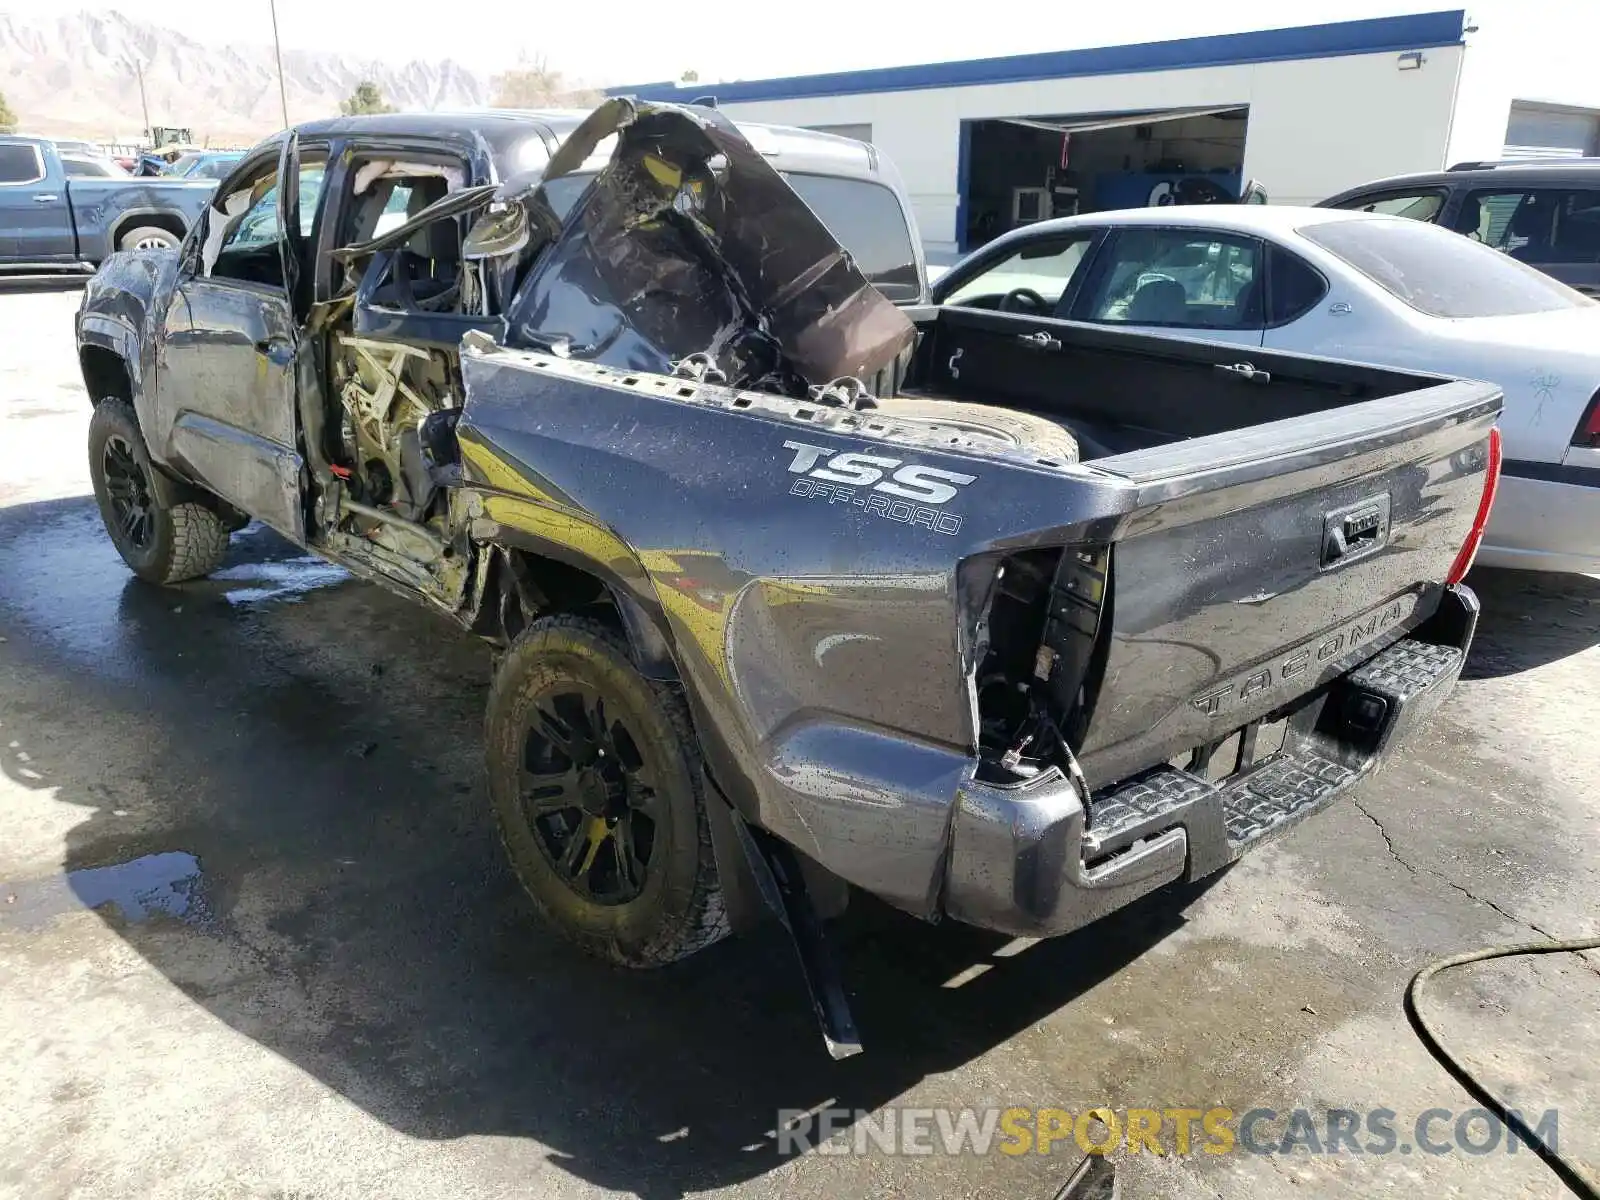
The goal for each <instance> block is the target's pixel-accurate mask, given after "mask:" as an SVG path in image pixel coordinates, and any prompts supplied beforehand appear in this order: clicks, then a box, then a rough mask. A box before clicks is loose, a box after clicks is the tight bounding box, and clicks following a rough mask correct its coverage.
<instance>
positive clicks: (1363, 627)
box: [1190, 595, 1417, 717]
mask: <svg viewBox="0 0 1600 1200" xmlns="http://www.w3.org/2000/svg"><path fill="white" fill-rule="evenodd" d="M1416 607H1417V597H1416V596H1415V595H1405V596H1401V597H1399V598H1397V599H1395V600H1391V601H1390V602H1389V603H1388V604H1385V605H1381V606H1379V607H1378V608H1373V609H1369V610H1368V611H1367V612H1365V613H1363V614H1362V615H1361V616H1359V617H1356V618H1354V619H1353V620H1351V621H1349V622H1348V623H1346V624H1345V625H1342V626H1340V627H1339V628H1338V629H1335V630H1332V631H1331V632H1328V633H1325V634H1322V635H1321V636H1319V637H1316V638H1313V639H1312V640H1311V641H1309V642H1302V643H1301V644H1300V645H1299V646H1297V647H1295V648H1294V649H1293V650H1292V651H1290V652H1289V653H1288V654H1286V655H1284V656H1283V657H1282V658H1279V659H1277V660H1276V661H1274V662H1270V663H1263V664H1262V665H1261V666H1259V667H1256V668H1255V669H1254V670H1251V671H1249V672H1248V673H1246V674H1242V675H1236V676H1234V678H1233V679H1231V680H1229V681H1228V682H1227V683H1223V684H1219V685H1218V686H1216V687H1213V688H1211V689H1209V690H1208V691H1205V692H1202V693H1200V695H1198V696H1196V697H1195V698H1194V699H1193V700H1192V701H1190V703H1191V704H1193V705H1194V706H1195V707H1196V708H1198V709H1199V710H1200V711H1201V712H1203V713H1205V714H1206V715H1207V716H1212V717H1214V716H1216V715H1217V714H1218V713H1222V712H1226V711H1227V710H1228V709H1230V708H1233V707H1234V706H1235V705H1239V704H1243V703H1245V702H1246V701H1247V700H1249V699H1251V697H1253V696H1258V695H1260V694H1261V693H1262V692H1265V691H1267V690H1268V689H1269V688H1272V687H1274V686H1275V685H1277V684H1279V683H1282V682H1283V681H1285V680H1289V679H1293V678H1295V677H1296V676H1297V675H1303V674H1305V673H1306V672H1307V671H1315V670H1316V669H1317V668H1319V667H1322V666H1324V665H1326V664H1328V663H1330V662H1333V661H1334V660H1335V659H1338V658H1341V657H1342V656H1344V655H1345V654H1347V653H1348V652H1350V651H1351V650H1354V649H1355V648H1356V647H1358V646H1363V645H1365V644H1366V643H1367V642H1370V641H1372V640H1373V639H1374V638H1375V637H1377V636H1378V635H1379V634H1380V633H1382V632H1384V631H1385V630H1387V629H1392V628H1393V627H1394V626H1396V625H1398V624H1399V623H1400V622H1401V621H1404V620H1405V619H1406V617H1408V616H1410V615H1411V612H1412V610H1413V609H1415V608H1416Z"/></svg>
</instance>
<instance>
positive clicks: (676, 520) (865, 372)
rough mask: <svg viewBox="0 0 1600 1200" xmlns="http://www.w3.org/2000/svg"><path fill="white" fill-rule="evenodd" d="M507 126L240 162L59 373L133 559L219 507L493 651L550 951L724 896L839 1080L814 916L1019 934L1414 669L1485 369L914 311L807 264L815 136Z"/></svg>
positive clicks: (1330, 733) (1287, 817)
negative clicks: (783, 934)
mask: <svg viewBox="0 0 1600 1200" xmlns="http://www.w3.org/2000/svg"><path fill="white" fill-rule="evenodd" d="M452 121H453V122H455V124H454V125H451V124H450V122H452ZM548 133H549V130H548V129H545V128H542V127H541V126H540V125H539V123H538V121H537V119H536V118H534V117H530V116H526V115H519V116H513V115H509V114H501V115H484V116H479V117H459V118H445V117H410V118H408V117H404V116H392V117H374V118H360V119H349V120H342V121H334V122H328V123H324V124H322V125H317V126H307V127H302V128H301V129H300V130H298V131H297V132H291V133H288V134H285V135H280V137H279V138H278V139H276V140H275V141H274V142H272V143H268V144H267V145H266V146H265V147H262V148H260V149H258V150H257V151H255V152H254V153H253V154H252V155H250V156H249V157H247V159H246V160H245V162H244V163H243V164H242V165H241V167H240V169H239V172H238V173H237V174H236V175H235V176H234V177H233V178H232V179H230V180H228V181H226V182H225V183H224V184H223V185H222V187H221V188H219V190H218V192H217V199H216V201H215V204H214V206H213V207H212V209H211V210H210V212H208V214H207V218H206V220H205V221H204V222H203V223H202V224H201V225H200V226H198V227H197V228H196V230H195V231H194V233H193V234H192V235H191V236H190V238H189V239H188V240H187V241H186V242H185V244H184V246H183V247H182V248H181V249H180V250H179V251H177V252H172V253H159V252H156V253H140V254H136V255H125V256H118V257H116V258H114V259H112V260H111V261H110V262H109V263H107V264H106V266H105V267H104V268H103V269H102V270H101V272H100V274H99V275H98V276H97V277H96V278H95V280H94V281H93V282H92V283H91V285H90V286H89V288H88V291H87V293H86V295H85V298H84V302H83V307H82V311H81V313H80V315H79V317H78V342H79V346H80V349H81V354H82V358H83V370H84V378H85V380H86V382H87V384H88V386H89V391H90V395H91V396H92V397H93V398H94V400H95V404H96V408H95V413H94V417H93V421H92V424H91V432H90V458H91V464H92V467H93V476H94V486H95V494H96V496H97V498H98V501H99V504H100V508H101V511H102V513H103V515H104V517H105V522H106V526H107V529H108V530H109V532H110V535H111V538H112V540H113V541H114V542H115V543H116V546H117V549H118V550H119V551H120V552H121V554H122V556H123V557H124V558H125V559H126V560H127V562H128V564H129V565H130V566H131V567H132V568H133V570H134V571H136V572H137V573H138V574H139V575H141V576H143V577H144V578H146V579H150V580H154V581H156V582H160V583H175V582H178V581H181V580H184V579H189V578H194V577H196V576H199V575H203V574H204V573H206V572H207V571H209V570H211V569H213V568H214V567H216V566H217V565H218V564H219V563H220V562H221V561H222V559H223V556H224V554H225V553H226V546H227V539H228V534H229V531H230V530H231V529H234V528H237V527H238V526H239V525H240V524H242V523H243V522H244V521H245V520H247V518H249V517H255V518H257V519H259V520H261V521H264V522H266V523H267V524H269V525H271V526H272V527H274V528H275V529H277V530H278V531H279V532H281V533H282V534H283V535H284V536H285V537H287V538H289V539H291V540H292V541H294V542H296V543H298V544H300V545H302V546H306V547H309V548H310V549H312V550H314V551H316V552H317V553H319V554H321V555H324V556H326V557H327V558H329V559H331V560H333V561H335V562H338V563H341V564H343V565H344V566H346V567H348V568H349V569H350V570H351V571H353V572H354V573H356V574H357V575H360V576H363V577H365V578H367V579H371V580H374V581H376V582H379V583H381V584H384V585H386V586H388V587H390V588H392V589H395V590H397V591H399V592H401V593H403V594H405V595H407V596H410V597H413V598H416V599H420V600H422V601H423V602H425V603H426V604H428V605H430V606H432V607H433V608H435V609H437V610H438V611H439V612H441V613H443V614H446V615H447V616H448V617H450V618H451V619H453V620H454V621H456V622H458V623H459V624H460V625H461V626H463V627H464V628H466V629H468V630H471V631H472V632H473V633H475V634H477V635H479V636H481V637H483V638H485V639H487V640H488V641H489V642H490V643H491V644H492V645H493V646H495V647H496V649H497V651H498V653H497V656H496V663H497V665H496V670H495V677H494V682H493V687H492V690H491V693H490V699H489V704H488V714H487V720H486V736H487V742H488V779H489V788H490V794H491V800H492V804H493V808H494V811H495V813H496V815H497V818H498V821H499V824H500V828H501V831H502V833H503V837H504V842H505V845H506V848H507V851H508V852H509V856H510V859H511V862H512V863H513V865H514V867H515V870H516V872H517V874H518V876H519V878H520V879H521V881H522V883H523V884H524V885H525V887H526V888H527V891H528V893H529V895H530V896H531V897H532V898H533V900H534V902H535V904H536V905H537V907H538V908H539V909H540V911H541V912H542V913H543V914H544V915H545V917H547V918H548V919H549V921H550V922H551V923H553V924H554V925H555V926H556V927H558V928H559V929H560V930H562V931H563V932H564V933H565V934H567V935H568V936H569V937H571V938H572V939H573V940H575V941H576V942H578V943H579V944H580V945H582V946H584V947H585V948H587V949H589V950H590V951H592V952H594V953H597V954H600V955H603V956H605V957H607V958H609V959H611V960H613V961H616V962H619V963H623V964H626V965H630V966H649V965H654V964H659V963H665V962H669V961H672V960H674V959H677V958H680V957H682V956H684V955H686V954H688V953H691V952H693V951H695V950H698V949H700V948H701V947H704V946H706V945H708V944H710V943H711V942H713V941H716V940H717V939H718V938H720V937H722V936H723V935H724V934H725V933H726V932H728V931H729V930H730V929H737V928H741V927H744V926H746V925H748V924H750V923H752V922H754V921H755V920H757V919H758V918H759V917H760V916H761V915H762V914H763V913H765V912H769V911H770V912H775V913H776V914H777V915H778V916H779V917H780V918H781V919H782V920H783V922H784V924H785V925H786V927H787V928H788V930H789V931H790V933H791V934H792V936H793V937H794V940H795V944H796V947H797V949H798V951H799V957H800V961H801V964H802V967H803V975H804V978H805V980H806V982H807V983H808V985H809V986H810V988H811V995H812V1000H813V1003H814V1004H815V1005H816V1007H817V1012H818V1016H819V1018H820V1020H821V1022H822V1026H823V1031H824V1033H825V1035H826V1037H827V1040H828V1044H829V1046H830V1048H831V1049H832V1051H833V1052H834V1053H835V1054H845V1053H849V1052H851V1051H852V1050H854V1049H857V1048H858V1046H859V1042H858V1036H857V1033H856V1030H855V1027H854V1025H853V1023H852V1021H851V1017H850V1013H849V1010H848V1007H847V1005H846V1003H845V994H844V991H843V990H842V988H841V987H840V985H839V981H838V979H837V976H836V968H835V966H834V961H833V958H832V957H831V955H830V952H829V946H828V942H827V940H826V936H825V934H824V931H823V925H822V923H821V920H820V918H822V917H826V916H828V915H830V914H833V913H836V912H837V911H838V909H839V908H840V906H841V905H842V903H843V902H844V899H845V897H846V896H847V895H848V890H849V888H848V885H854V886H855V887H858V888H862V889H865V890H867V891H869V892H872V893H875V894H876V895H878V896H880V897H882V898H884V899H885V900H887V901H888V902H889V903H891V904H893V905H896V906H898V907H899V908H901V909H903V910H905V911H907V912H909V913H913V914H916V915H918V916H920V917H923V918H926V919H929V920H937V919H941V918H945V917H949V918H954V919H956V920H959V921H964V922H969V923H972V924H974V925H978V926H983V927H987V928H990V929H994V930H1001V931H1006V932H1009V933H1013V934H1019V935H1050V934H1058V933H1062V932H1065V931H1067V930H1071V929H1074V928H1077V927H1079V926H1082V925H1084V924H1087V923H1088V922H1090V921H1093V920H1095V919H1096V918H1098V917H1100V916H1102V915H1104V914H1106V913H1108V912H1110V911H1112V910H1114V909H1116V908H1118V907H1119V906H1122V905H1125V904H1127V903H1129V902H1130V901H1131V900H1133V899H1135V898H1137V897H1139V896H1141V895H1144V894H1146V893H1149V892H1151V891H1153V890H1155V889H1157V888H1160V887H1162V886H1163V885H1166V884H1169V883H1173V882H1175V881H1180V880H1193V879H1198V878H1200V877H1203V876H1206V875H1209V874H1211V873H1214V872H1216V871H1218V870H1220V869H1222V868H1223V867H1224V866H1226V865H1227V864H1228V863H1230V862H1231V861H1233V860H1234V859H1236V858H1237V857H1238V856H1239V855H1241V854H1242V853H1243V852H1244V851H1246V850H1247V849H1249V848H1250V847H1252V846H1254V845H1257V844H1259V843H1260V842H1262V841H1263V840H1265V839H1267V838H1270V837H1272V836H1274V835H1276V834H1278V833H1280V832H1281V831H1283V830H1284V829H1285V828H1287V827H1288V826H1289V825H1290V824H1292V823H1293V822H1295V821H1296V820H1298V819H1300V818H1302V817H1304V816H1306V815H1307V814H1309V813H1312V812H1315V811H1316V810H1318V809H1320V808H1322V807H1324V806H1325V805H1327V804H1328V803H1329V802H1331V801H1332V800H1333V798H1334V797H1335V796H1337V795H1338V794H1339V793H1341V792H1343V791H1345V790H1347V789H1348V788H1350V787H1351V786H1353V785H1354V784H1356V783H1357V782H1358V781H1359V780H1361V779H1362V778H1363V777H1364V776H1366V775H1367V774H1368V773H1369V772H1371V771H1372V770H1373V769H1374V768H1375V767H1376V766H1377V765H1378V764H1379V763H1380V762H1381V761H1382V760H1383V758H1384V756H1385V755H1387V754H1390V753H1392V752H1393V748H1394V746H1395V743H1396V739H1397V738H1398V737H1399V735H1400V734H1401V733H1402V732H1403V731H1405V730H1406V729H1407V728H1408V727H1410V726H1412V725H1414V724H1416V723H1417V722H1418V721H1420V720H1422V719H1424V718H1425V717H1426V716H1427V715H1428V714H1429V713H1430V712H1431V711H1432V710H1433V709H1434V708H1435V707H1436V706H1437V705H1438V704H1439V702H1440V700H1441V699H1442V698H1443V697H1444V696H1445V694H1446V693H1447V692H1448V691H1449V690H1450V688H1451V686H1452V685H1453V683H1454V681H1455V679H1456V677H1457V674H1458V673H1459V671H1460V669H1461V665H1462V661H1463V657H1464V655H1465V652H1466V650H1467V646H1468V643H1469V641H1470V639H1471V637H1472V631H1473V627H1474V622H1475V619H1476V614H1477V605H1476V602H1475V600H1474V599H1473V596H1472V594H1471V592H1470V591H1468V590H1467V589H1466V588H1465V587H1463V586H1462V584H1461V578H1462V576H1463V575H1464V574H1465V573H1466V570H1467V568H1468V566H1469V565H1470V563H1471V561H1472V557H1473V554H1474V551H1475V549H1476V546H1477V543H1478V539H1479V537H1480V536H1481V534H1482V531H1483V525H1484V522H1485V520H1486V518H1487V514H1488V507H1489V503H1490V500H1491V497H1492V493H1493V485H1494V480H1495V477H1496V469H1497V462H1496V452H1497V446H1498V441H1497V438H1498V434H1497V432H1496V430H1495V429H1494V422H1495V419H1496V416H1497V414H1498V412H1499V409H1500V396H1499V393H1498V392H1497V391H1496V390H1495V389H1494V388H1493V387H1491V386H1488V385H1484V384H1478V383H1468V382H1459V381H1449V380H1443V379H1438V378H1432V377H1425V376H1418V375H1411V374H1404V373H1401V372H1396V371H1389V370H1381V369H1377V368H1368V367H1363V366H1359V365H1353V364H1348V363H1339V362H1332V361H1323V360H1318V359H1312V358H1304V357H1298V356H1293V355H1284V354H1272V353H1266V352H1263V351H1259V350H1256V349H1251V350H1249V351H1247V352H1246V351H1241V350H1240V349H1239V348H1237V347H1227V346H1213V345H1207V344H1203V343H1196V342H1180V341H1168V340H1165V339H1159V338H1150V337H1145V336H1141V335H1135V334H1126V333H1119V332H1115V331H1106V330H1101V329H1094V328H1089V327H1082V326H1077V325H1073V324H1071V323H1068V322H1064V321H1057V320H1052V319H1050V318H1047V317H1042V316H1038V315H1030V314H1028V313H1019V312H1007V311H995V310H985V309H980V308H967V307H959V306H950V305H947V306H944V307H942V308H935V307H931V306H927V305H924V304H921V303H920V302H921V301H922V300H923V298H924V288H923V282H922V270H921V264H920V259H919V258H918V257H917V253H916V250H915V248H914V245H913V244H909V243H907V242H906V241H905V239H906V237H907V234H908V226H907V224H906V222H905V218H904V217H903V216H901V217H899V218H897V220H898V234H897V238H898V239H899V240H898V241H897V240H896V238H890V239H889V242H890V244H888V245H885V244H884V243H883V242H881V241H872V240H869V242H867V243H865V244H861V245H859V246H852V247H851V250H850V252H846V251H845V249H843V248H842V247H841V244H840V242H841V241H847V240H848V239H846V238H844V237H839V238H836V236H835V235H834V234H833V233H830V231H829V228H828V225H827V223H825V221H824V220H821V219H819V214H821V213H824V212H825V211H826V208H827V206H826V203H825V197H824V198H822V199H818V198H817V197H819V196H821V194H822V193H823V192H825V191H826V187H828V186H832V185H833V184H834V183H839V184H841V185H842V183H843V182H845V181H854V183H856V184H859V185H861V186H862V187H864V188H875V189H878V192H879V193H881V194H879V195H875V196H872V197H869V199H870V200H871V201H872V203H880V202H881V207H882V210H883V211H884V212H889V211H890V206H892V211H893V212H895V213H903V209H904V205H903V202H902V200H901V199H900V198H899V195H898V193H897V190H896V189H895V188H894V187H893V186H892V185H889V184H886V183H885V182H884V180H885V178H886V176H885V175H884V174H883V172H884V170H885V168H884V166H883V164H881V163H879V162H878V161H877V160H876V159H870V158H869V156H868V154H867V152H866V150H865V148H863V147H860V146H859V144H856V143H843V142H841V143H839V144H838V145H831V144H824V143H814V144H810V148H809V149H807V148H806V147H805V146H801V145H798V144H797V143H795V142H792V141H791V142H788V143H785V144H784V145H783V146H782V148H781V150H778V151H774V150H773V149H771V148H769V149H767V150H766V151H763V150H762V149H761V148H759V147H758V146H757V145H753V144H752V143H753V141H754V140H757V139H758V135H757V134H756V133H754V132H752V133H751V134H750V136H746V134H745V133H742V132H741V130H740V128H738V127H736V126H734V125H733V124H732V123H730V122H729V121H728V120H727V119H726V118H725V117H723V116H722V115H720V114H718V113H716V112H715V111H711V110H707V109H697V108H690V107H676V106H670V105H635V104H632V103H630V102H627V101H620V100H619V101H611V102H608V103H607V104H606V105H604V106H602V107H601V108H600V109H598V110H596V112H595V113H593V114H591V116H590V117H589V118H588V119H587V120H586V121H584V122H583V123H582V124H581V125H576V127H571V126H569V127H568V128H566V129H565V130H563V131H562V132H561V133H560V136H546V135H547V134H548ZM769 133H770V131H769ZM807 136H810V137H813V138H816V137H820V136H821V135H807ZM834 141H836V139H827V142H828V143H832V142H834ZM807 155H809V156H810V157H809V158H808V157H807ZM852 156H854V157H852ZM847 162H854V163H856V164H857V165H856V166H855V167H851V168H849V169H846V167H845V166H844V165H842V164H845V163H847ZM830 163H831V164H833V168H828V164H830ZM830 169H831V174H830V173H829V170H830ZM811 176H814V177H815V178H809V177H811ZM819 180H821V181H822V182H821V183H819V182H818V181H819ZM830 180H831V182H829V181H830ZM824 185H826V186H824ZM396 196H400V197H402V200H401V201H400V202H397V201H396ZM803 196H805V197H808V198H807V199H805V200H802V197H803ZM864 210H865V204H864V203H863V204H851V205H849V206H847V211H848V213H854V214H855V215H856V216H859V215H860V213H861V212H862V211H864ZM386 213H387V214H389V215H388V217H387V218H386V217H385V214H386ZM386 220H387V222H388V225H389V226H390V227H389V228H387V229H384V230H380V226H381V225H382V224H383V223H384V222H385V221H386ZM912 240H913V242H914V238H913V239H912ZM908 269H909V273H908ZM896 299H898V300H901V301H903V306H897V305H896V304H895V303H894V302H893V301H894V300H896ZM1246 353H1247V354H1248V356H1249V363H1248V365H1246V364H1241V363H1240V362H1239V359H1240V356H1241V355H1242V354H1246Z"/></svg>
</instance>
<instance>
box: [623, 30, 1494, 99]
mask: <svg viewBox="0 0 1600 1200" xmlns="http://www.w3.org/2000/svg"><path fill="white" fill-rule="evenodd" d="M1465 20H1466V14H1465V11H1464V10H1462V9H1449V10H1445V11H1439V12H1428V13H1413V14H1410V15H1406V16H1394V17H1372V18H1368V19H1365V20H1360V21H1335V22H1330V23H1327V24H1323V25H1299V26H1294V27H1291V28H1288V29H1262V30H1255V31H1252V32H1248V33H1221V34H1208V35H1206V36H1203V37H1192V38H1177V39H1174V40H1171V41H1164V42H1140V43H1135V44H1132V45H1126V46H1097V47H1092V48H1089V49H1083V50H1053V51H1046V52H1042V53H1036V54H1014V55H1007V56H1005V57H1002V58H978V59H966V60H961V61H956V62H941V63H920V64H916V65H912V66H902V67H875V68H871V69H867V70H861V71H834V72H829V73H826V74H821V75H792V76H787V77H784V78H778V79H749V80H739V81H736V82H732V83H722V84H711V83H693V84H684V85H681V86H680V85H679V84H676V83H672V82H670V81H668V82H656V83H641V84H631V85H624V86H619V87H611V88H607V89H606V92H607V93H608V94H609V95H613V96H637V97H639V98H640V99H642V100H678V101H679V102H683V101H684V100H685V99H686V98H692V97H696V96H703V95H706V94H707V93H710V94H713V95H715V96H716V98H717V102H718V103H719V104H739V103H748V102H752V101H758V100H799V99H806V98H811V97H818V96H850V95H862V94H867V93H874V92H906V91H919V90H923V89H928V88H941V87H943V88H950V87H977V86H980V85H983V84H996V83H1025V82H1030V81H1037V80H1042V79H1066V78H1073V77H1081V76H1088V75H1128V74H1138V73H1141V72H1150V71H1181V70H1191V69H1194V68H1197V67H1222V66H1239V65H1246V64H1250V63H1262V62H1283V61H1289V60H1294V59H1308V58H1334V57H1342V56H1346V55H1351V54H1380V53H1383V52H1385V51H1396V52H1398V51H1401V50H1426V49H1430V48H1433V47H1439V46H1459V45H1462V44H1464V43H1463V36H1462V28H1463V25H1464V24H1465Z"/></svg>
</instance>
